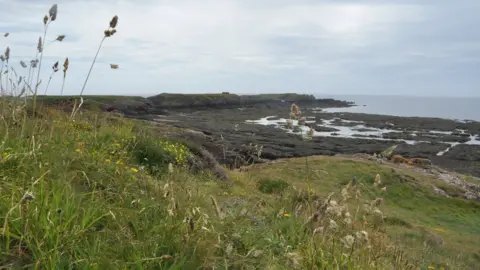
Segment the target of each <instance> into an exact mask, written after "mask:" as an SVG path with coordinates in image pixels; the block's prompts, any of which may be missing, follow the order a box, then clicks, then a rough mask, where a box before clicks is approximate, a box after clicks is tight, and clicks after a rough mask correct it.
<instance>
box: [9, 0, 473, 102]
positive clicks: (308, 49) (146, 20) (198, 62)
mask: <svg viewBox="0 0 480 270" xmlns="http://www.w3.org/2000/svg"><path fill="white" fill-rule="evenodd" d="M54 3H55V2H50V1H45V0H0V33H4V32H9V33H10V35H9V36H8V37H7V38H4V37H3V34H2V35H0V48H1V52H3V51H4V48H5V47H6V46H7V45H8V46H10V47H11V55H12V56H11V61H12V65H13V66H14V67H15V68H16V69H17V71H19V73H23V74H24V75H27V74H28V70H27V69H21V68H20V64H19V61H20V60H24V61H29V60H31V59H33V58H34V56H35V50H36V43H37V40H38V37H39V36H40V35H41V34H42V33H43V23H42V18H43V16H44V15H45V14H46V13H48V10H49V8H50V6H51V4H54ZM56 3H57V4H58V17H57V20H56V21H54V22H53V23H52V24H51V25H50V28H49V30H48V37H47V41H50V40H53V39H55V38H56V36H57V35H59V34H64V35H66V38H65V40H64V41H63V42H62V43H58V42H55V43H51V44H50V45H49V46H48V47H46V48H45V52H44V53H45V55H44V62H43V67H42V70H43V72H42V74H43V80H44V83H43V84H42V86H43V87H41V89H44V87H45V86H46V81H48V77H49V74H50V71H51V65H52V64H53V63H54V62H55V61H60V62H61V63H62V62H63V60H64V58H65V57H69V59H70V70H69V73H68V75H67V80H66V86H65V94H78V93H79V91H80V89H81V86H82V83H83V80H84V79H85V76H86V74H87V72H88V69H89V67H90V64H91V61H92V59H93V57H94V55H95V52H96V49H97V47H98V44H99V42H100V40H101V39H102V37H103V30H104V29H106V27H107V26H108V23H109V21H110V19H111V18H112V17H113V16H114V15H118V16H119V23H118V26H117V30H118V32H117V33H116V34H115V35H114V36H113V37H111V38H108V39H107V40H106V41H105V43H104V47H103V49H102V51H101V52H100V55H99V58H98V61H97V63H96V65H95V67H94V70H93V73H92V75H91V77H90V81H89V83H88V85H87V88H86V90H85V94H116V95H153V94H157V93H161V92H184V93H193V92H219V91H230V92H235V93H264V92H300V93H327V94H384V95H390V94H396V95H398V94H404V95H423V96H431V95H438V96H480V31H479V29H478V27H479V26H480V16H479V14H480V13H479V12H480V0H459V1H452V0H421V1H420V0H418V1H413V0H397V1H393V0H391V1H387V0H382V1H381V0H332V1H321V0H261V1H259V0H230V1H229V0H202V1H199V0H172V1H161V0H158V1H154V0H141V1H140V0H137V1H133V0H130V1H129V0H102V1H93V0H81V1H73V0H68V1H67V0H58V1H57V2H56ZM110 63H115V64H118V65H119V66H120V68H119V69H116V70H112V69H110V65H109V64H110ZM61 83H62V74H61V70H60V71H59V72H58V73H57V74H55V76H54V77H53V79H52V83H51V86H50V90H49V92H50V93H51V94H58V93H60V88H61Z"/></svg>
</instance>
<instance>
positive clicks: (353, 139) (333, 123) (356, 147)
mask: <svg viewBox="0 0 480 270" xmlns="http://www.w3.org/2000/svg"><path fill="white" fill-rule="evenodd" d="M85 99H86V103H87V106H86V107H87V108H90V109H91V108H92V107H94V108H96V109H99V110H103V111H111V112H117V113H120V114H122V115H123V116H125V117H129V118H136V119H141V120H146V121H149V122H152V123H154V124H155V125H160V126H166V127H175V128H180V129H181V130H184V132H181V133H178V134H175V136H178V137H181V138H183V139H187V140H189V141H192V142H194V143H196V144H198V145H201V146H203V147H204V148H206V149H207V150H208V151H209V152H211V153H212V154H213V156H214V157H215V158H216V159H217V160H218V161H219V163H221V164H223V165H225V166H228V167H231V168H238V167H240V166H243V165H245V164H246V163H247V161H250V162H251V161H254V162H257V163H258V162H266V161H269V160H277V159H281V158H290V157H304V156H314V155H329V156H332V155H345V154H347V155H348V154H369V155H372V154H375V153H380V152H382V151H383V150H385V149H387V148H389V147H390V146H392V145H398V148H397V149H396V150H395V152H394V154H399V155H402V156H405V157H408V158H427V159H430V160H431V161H432V163H433V164H434V165H437V166H439V167H442V168H444V169H447V170H452V171H455V172H459V173H465V174H470V175H472V176H480V122H474V121H473V122H470V121H466V122H460V121H455V120H450V119H441V118H431V117H430V118H428V117H401V116H389V115H375V114H363V113H342V112H336V113H331V112H325V111H324V110H325V109H326V110H327V111H328V109H329V108H339V107H352V106H354V105H355V104H354V103H352V102H349V101H341V100H335V99H315V98H312V96H306V95H295V94H274V95H256V96H238V95H232V94H229V93H223V94H216V95H181V94H161V95H157V96H155V97H149V98H142V97H122V98H118V97H108V98H107V97H102V98H98V97H94V96H92V97H87V98H85ZM48 100H49V101H50V102H51V104H57V105H58V102H59V99H55V98H49V99H48ZM52 100H54V101H55V102H52ZM65 100H66V98H65V97H63V101H65ZM292 103H296V104H298V105H299V106H300V107H301V109H302V112H303V115H304V116H306V117H309V120H310V121H307V122H308V125H309V126H311V127H312V128H314V129H315V130H316V133H317V134H316V136H314V137H313V138H312V140H309V141H306V140H303V139H302V137H301V136H300V135H298V134H293V133H289V132H286V131H285V130H283V129H282V128H281V125H279V124H280V123H276V122H275V121H277V122H278V121H279V120H281V118H286V117H288V114H289V111H290V106H291V104H292ZM67 104H68V103H67ZM89 105H90V106H89ZM268 116H275V117H274V118H271V120H272V121H271V122H269V121H266V122H265V120H266V119H265V117H268ZM261 119H263V121H264V123H256V122H252V121H258V120H261ZM280 122H281V121H280ZM345 135H348V136H345ZM255 145H256V146H262V147H263V151H262V155H261V157H260V158H255V157H254V155H253V154H252V147H254V146H255Z"/></svg>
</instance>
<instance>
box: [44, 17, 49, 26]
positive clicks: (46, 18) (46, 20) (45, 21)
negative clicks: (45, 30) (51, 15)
mask: <svg viewBox="0 0 480 270" xmlns="http://www.w3.org/2000/svg"><path fill="white" fill-rule="evenodd" d="M47 22H48V15H45V17H43V24H44V25H46V24H47Z"/></svg>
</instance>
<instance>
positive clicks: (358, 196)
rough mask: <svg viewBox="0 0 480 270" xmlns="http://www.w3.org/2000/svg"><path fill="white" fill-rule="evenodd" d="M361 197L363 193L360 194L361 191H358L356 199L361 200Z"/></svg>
mask: <svg viewBox="0 0 480 270" xmlns="http://www.w3.org/2000/svg"><path fill="white" fill-rule="evenodd" d="M361 197H362V192H360V189H357V191H356V192H355V199H356V200H360V198H361Z"/></svg>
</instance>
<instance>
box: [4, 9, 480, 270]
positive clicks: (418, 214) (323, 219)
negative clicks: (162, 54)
mask: <svg viewBox="0 0 480 270" xmlns="http://www.w3.org/2000/svg"><path fill="white" fill-rule="evenodd" d="M56 12H57V11H56V5H54V6H53V7H52V9H51V10H50V11H49V15H47V16H46V18H45V19H44V20H45V22H46V23H44V27H45V32H44V33H45V35H46V33H47V30H48V25H49V24H50V23H51V22H54V20H55V19H54V18H56ZM117 22H118V17H116V16H115V17H114V19H112V21H110V27H109V28H108V29H107V30H106V32H105V33H100V34H102V35H104V38H103V39H102V43H101V44H103V41H104V40H105V38H107V37H108V38H111V36H112V35H113V34H114V33H115V31H116V28H115V27H116V25H117ZM39 23H40V22H39ZM54 23H57V21H55V22H54ZM114 28H115V29H114ZM45 39H46V38H45V36H44V38H43V39H42V40H43V43H41V50H42V51H43V49H44V48H43V47H44V46H43V45H44V41H45ZM100 49H101V46H100V47H99V50H100ZM7 52H8V53H9V52H10V51H9V50H6V52H5V55H4V56H3V57H2V65H1V69H2V70H1V71H2V72H0V79H1V80H0V85H1V86H2V91H5V92H6V93H7V94H8V95H10V96H8V97H6V98H1V99H0V135H1V136H2V137H1V138H2V139H1V141H0V180H1V181H0V193H1V197H0V226H1V227H0V266H1V267H2V269H3V268H8V269H18V268H24V269H25V268H26V269H392V268H393V269H427V268H430V269H431V268H435V269H442V268H443V269H475V268H476V266H478V265H479V264H480V245H479V243H480V239H479V235H480V229H479V226H478V224H480V213H479V211H480V206H479V204H478V203H477V202H472V201H466V200H463V199H460V198H443V197H439V196H437V195H435V194H434V192H433V190H432V187H431V185H432V184H435V185H436V186H438V187H439V188H442V189H444V190H445V191H446V192H447V193H449V194H458V193H459V192H460V191H459V190H457V189H455V188H452V187H450V186H448V185H441V182H439V180H438V179H433V178H430V177H429V176H425V175H420V174H418V173H414V172H411V171H407V170H399V169H393V168H392V167H389V166H388V165H379V164H376V163H371V162H366V161H361V160H355V159H348V158H338V157H309V158H301V159H288V160H281V161H280V162H277V163H272V164H262V165H255V166H251V167H248V169H247V170H246V171H244V172H239V171H227V174H228V178H229V179H230V181H221V180H219V179H218V178H217V177H216V176H218V175H220V173H218V170H219V168H218V166H217V164H215V162H214V161H212V160H208V161H207V162H206V163H208V164H207V166H206V167H204V168H206V169H204V170H202V171H195V172H193V171H192V170H190V169H191V168H192V165H194V164H195V162H197V161H198V160H199V159H200V160H201V157H198V156H197V155H199V156H201V155H202V151H203V150H202V149H199V148H198V146H195V145H193V143H192V142H185V143H184V142H182V141H181V140H178V139H176V138H175V137H174V135H171V134H175V131H176V130H175V129H174V128H167V127H157V126H153V125H150V124H148V123H146V122H142V121H137V120H128V119H124V118H120V117H118V116H116V115H115V114H107V113H102V112H99V111H101V107H102V106H104V105H106V104H110V103H112V102H118V101H120V102H126V103H129V104H131V103H133V105H134V106H136V105H141V104H145V102H146V99H144V98H142V97H119V96H82V98H83V100H84V104H83V106H82V108H81V110H79V109H78V104H80V103H79V101H80V99H79V98H78V97H63V96H61V97H58V96H55V97H50V96H39V95H37V93H38V91H37V90H39V89H38V87H36V86H35V82H36V81H39V78H38V77H37V78H31V80H30V81H27V80H23V81H22V80H17V78H14V79H12V78H11V77H9V76H10V73H6V72H4V70H3V69H4V68H9V65H4V63H3V61H7V64H8V60H9V59H8V57H9V56H8V55H7V54H8V53H7ZM37 57H38V55H37ZM3 59H5V60H3ZM95 59H96V58H95ZM66 62H67V61H66ZM40 63H41V57H40V59H39V64H40ZM93 64H95V60H94V61H93V63H92V67H93ZM38 68H39V67H38ZM32 69H33V67H31V69H29V71H28V72H27V74H28V73H30V71H32ZM33 71H35V72H32V73H36V70H34V69H33ZM6 74H8V75H6ZM37 74H40V72H38V73H37ZM67 74H68V72H67V73H64V75H65V76H67ZM88 74H89V75H90V72H89V73H88ZM67 77H68V76H67ZM64 78H65V77H64ZM87 81H88V76H87V78H86V80H85V83H84V86H85V85H86V83H87ZM32 86H33V87H32ZM18 89H28V91H29V92H28V94H29V97H30V98H31V99H24V98H23V97H24V96H22V95H19V94H18V93H16V92H15V91H16V90H18ZM83 89H84V88H82V91H83ZM47 90H48V89H47ZM47 90H45V92H47ZM32 92H33V96H32ZM41 92H43V89H41ZM23 94H25V93H23ZM17 97H19V98H17ZM263 98H267V99H271V98H285V99H287V98H300V99H303V98H307V99H308V98H309V96H302V95H292V94H280V95H276V94H275V95H260V96H258V97H255V96H254V97H248V96H243V97H240V96H237V95H231V94H212V95H172V94H162V95H158V96H155V97H152V98H151V99H149V100H154V102H157V105H162V104H163V105H168V106H185V105H187V106H189V105H206V106H209V105H217V104H224V103H225V102H227V103H228V102H233V103H235V102H245V100H247V101H248V100H249V99H250V101H258V99H263ZM37 103H38V104H37ZM73 106H77V107H75V108H73ZM72 109H75V110H73V111H74V112H78V113H76V114H71V113H70V112H71V111H72ZM86 109H87V110H86ZM65 111H67V113H66V112H65ZM167 134H170V135H167ZM203 155H204V157H207V158H209V157H208V156H209V155H205V153H203ZM209 159H211V158H209ZM212 164H213V165H212ZM377 174H378V175H379V177H380V179H381V182H382V183H381V185H380V186H374V181H375V178H376V175H377ZM352 177H355V180H354V181H353V180H352ZM472 181H473V180H472ZM382 187H386V192H382ZM384 190H385V189H384ZM332 192H333V193H332ZM379 198H382V199H383V201H382V200H381V199H379Z"/></svg>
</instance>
